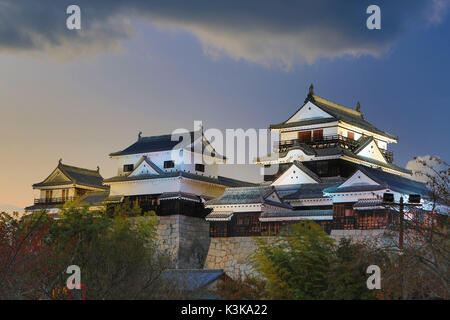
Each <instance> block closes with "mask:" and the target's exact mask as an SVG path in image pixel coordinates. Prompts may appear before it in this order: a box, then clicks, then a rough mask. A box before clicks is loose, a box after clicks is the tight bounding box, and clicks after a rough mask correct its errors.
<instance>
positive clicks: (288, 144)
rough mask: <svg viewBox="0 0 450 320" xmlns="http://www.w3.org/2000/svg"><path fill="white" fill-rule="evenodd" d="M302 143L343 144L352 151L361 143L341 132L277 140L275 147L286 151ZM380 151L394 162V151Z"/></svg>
mask: <svg viewBox="0 0 450 320" xmlns="http://www.w3.org/2000/svg"><path fill="white" fill-rule="evenodd" d="M301 145H306V146H309V147H311V148H314V149H323V148H332V147H335V146H341V147H343V148H346V149H349V150H350V151H354V150H355V149H356V148H357V147H358V145H359V143H358V141H356V140H354V139H351V138H348V137H344V136H342V135H340V134H336V135H328V136H318V137H310V138H303V139H292V140H281V141H278V142H275V148H276V149H277V148H278V152H280V153H283V152H286V151H287V150H289V149H290V148H292V147H296V146H301ZM380 151H381V152H382V153H383V155H384V156H385V157H386V159H387V161H388V162H393V160H394V153H393V152H392V151H388V150H385V149H381V148H380Z"/></svg>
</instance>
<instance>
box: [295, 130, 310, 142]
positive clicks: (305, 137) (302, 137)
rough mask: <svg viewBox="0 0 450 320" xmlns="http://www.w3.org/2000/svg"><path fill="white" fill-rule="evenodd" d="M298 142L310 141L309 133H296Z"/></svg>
mask: <svg viewBox="0 0 450 320" xmlns="http://www.w3.org/2000/svg"><path fill="white" fill-rule="evenodd" d="M298 139H299V140H307V141H309V140H311V131H301V132H299V133H298Z"/></svg>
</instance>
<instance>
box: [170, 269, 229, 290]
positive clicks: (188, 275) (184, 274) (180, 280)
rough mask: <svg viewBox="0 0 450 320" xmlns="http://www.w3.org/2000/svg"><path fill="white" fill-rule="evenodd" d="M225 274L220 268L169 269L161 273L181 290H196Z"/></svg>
mask: <svg viewBox="0 0 450 320" xmlns="http://www.w3.org/2000/svg"><path fill="white" fill-rule="evenodd" d="M224 275H225V272H224V271H223V270H222V269H171V270H167V271H165V272H164V273H163V274H162V277H163V279H166V280H169V281H173V282H174V283H176V288H177V289H178V290H181V291H191V292H193V291H196V290H199V289H202V288H204V287H205V286H207V285H208V284H210V283H212V282H213V281H215V280H218V279H219V278H221V277H222V276H224Z"/></svg>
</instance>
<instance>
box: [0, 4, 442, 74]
mask: <svg viewBox="0 0 450 320" xmlns="http://www.w3.org/2000/svg"><path fill="white" fill-rule="evenodd" d="M448 1H449V0H433V1H427V0H417V1H406V0H398V1H378V2H379V6H380V7H381V15H382V29H381V30H368V29H367V28H366V19H367V17H368V15H367V14H366V8H367V7H368V6H369V5H370V4H372V3H371V1H366V0H363V1H361V0H346V1H335V0H316V1H307V0H303V1H300V0H287V1H272V0H246V1H236V0H227V1H220V0H217V1H213V0H189V1H186V0H178V1H176V0H175V1H167V0H147V1H145V0H127V1H125V0H95V1H92V0H78V1H75V2H76V3H77V4H78V5H79V6H80V7H81V10H82V30H81V31H76V32H74V31H69V30H67V29H66V27H65V20H66V18H67V15H66V14H65V9H66V8H67V6H68V5H70V4H72V3H74V1H66V0H61V1H57V2H55V1H54V0H41V1H28V0H0V53H1V52H2V51H14V52H16V51H38V52H39V51H45V52H50V53H57V54H61V53H62V54H63V55H66V54H69V55H70V54H72V55H77V54H81V53H92V52H94V53H97V52H103V51H105V50H110V49H111V48H118V47H120V45H121V43H122V42H123V40H124V39H127V38H128V37H130V36H131V35H132V34H133V21H137V20H138V19H139V20H140V21H141V20H144V21H147V22H150V23H153V24H157V25H159V26H162V27H164V28H176V29H180V30H184V31H186V32H189V33H191V34H192V35H194V36H195V37H196V38H197V39H198V40H199V41H200V43H201V44H202V46H203V49H204V52H205V53H206V54H207V55H209V56H211V57H214V58H220V57H222V56H227V57H231V58H233V59H235V60H246V61H249V62H253V63H257V64H262V65H265V66H269V67H272V66H275V67H280V68H283V69H290V68H291V67H292V66H293V65H295V64H302V63H313V62H314V61H316V60H317V59H320V58H329V59H333V58H336V57H342V56H346V55H349V56H361V55H371V56H375V57H378V56H380V55H382V54H383V53H385V52H386V51H387V50H389V49H390V48H391V47H392V46H393V45H394V44H395V42H396V40H397V39H398V37H399V36H400V35H401V34H402V33H403V32H404V31H405V28H406V26H407V22H408V21H415V22H417V21H419V22H420V23H427V22H430V23H433V24H438V23H441V22H442V21H443V19H444V17H445V13H446V12H447V11H448V9H449V6H448Z"/></svg>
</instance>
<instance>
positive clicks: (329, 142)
mask: <svg viewBox="0 0 450 320" xmlns="http://www.w3.org/2000/svg"><path fill="white" fill-rule="evenodd" d="M301 144H306V145H308V146H311V147H313V148H329V147H333V146H335V145H336V144H339V145H343V146H344V147H347V148H356V147H357V146H358V142H357V141H356V140H353V139H350V138H347V137H344V136H341V135H340V134H336V135H329V136H318V137H311V138H303V139H292V140H281V141H280V142H279V144H278V145H279V147H280V151H281V149H283V148H284V149H285V148H290V147H293V146H299V145H301Z"/></svg>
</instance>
